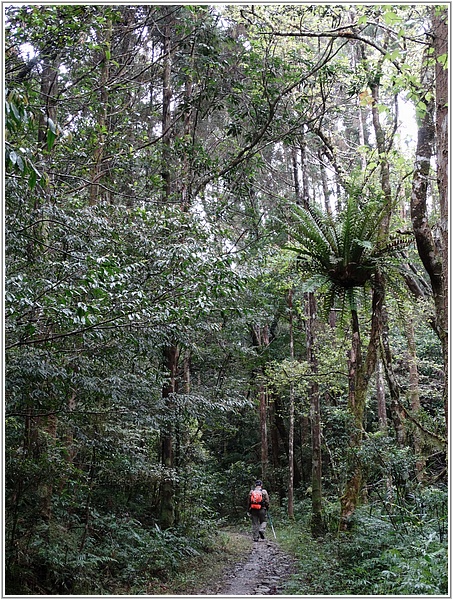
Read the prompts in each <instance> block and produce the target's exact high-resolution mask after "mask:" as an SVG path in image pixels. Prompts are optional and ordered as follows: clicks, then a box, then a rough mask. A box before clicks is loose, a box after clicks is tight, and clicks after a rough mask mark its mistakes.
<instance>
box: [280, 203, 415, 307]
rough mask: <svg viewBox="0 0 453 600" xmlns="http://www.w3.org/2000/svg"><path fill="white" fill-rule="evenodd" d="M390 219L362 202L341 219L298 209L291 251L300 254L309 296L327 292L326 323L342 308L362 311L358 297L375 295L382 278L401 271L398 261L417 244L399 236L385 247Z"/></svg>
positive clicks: (379, 207)
mask: <svg viewBox="0 0 453 600" xmlns="http://www.w3.org/2000/svg"><path fill="white" fill-rule="evenodd" d="M385 217H386V207H385V206H383V204H382V203H380V202H378V201H369V202H365V203H360V201H359V199H358V198H357V197H356V196H350V197H349V198H348V201H347V204H346V207H345V209H344V210H343V211H342V212H341V213H339V215H338V216H337V218H336V219H333V218H332V217H331V216H329V215H326V214H324V213H322V212H321V211H320V210H319V209H318V208H317V207H309V208H307V209H304V208H301V207H300V206H295V207H294V208H293V221H292V226H291V230H290V236H291V238H292V240H294V242H295V244H294V245H290V246H288V249H290V250H292V251H293V252H296V253H297V256H298V265H299V268H300V270H301V272H302V273H303V274H304V276H305V278H306V284H307V290H308V289H309V290H310V291H314V290H315V289H317V290H318V291H319V292H321V295H322V297H323V300H324V306H323V310H322V312H323V313H324V315H323V316H324V317H326V316H327V315H328V313H329V312H330V310H331V309H332V308H333V307H334V306H335V304H336V303H338V304H339V305H340V306H341V307H342V313H343V311H344V309H345V308H346V306H347V307H348V308H349V310H356V308H357V306H358V304H359V296H358V293H359V292H366V291H367V290H368V289H372V288H373V287H374V286H375V281H376V275H377V274H378V273H381V274H384V275H385V274H386V273H387V272H389V273H390V272H393V273H395V272H397V271H398V270H399V266H400V261H399V259H398V260H396V257H399V255H400V252H401V250H402V249H403V248H404V247H406V246H407V245H409V244H410V243H411V242H412V236H411V235H408V234H399V235H398V236H393V237H392V238H391V239H390V240H386V242H385V243H384V244H383V243H382V240H381V239H380V238H379V232H380V229H381V227H380V226H381V224H382V221H383V219H384V218H385ZM391 280H392V284H393V285H394V279H393V278H391ZM364 295H365V297H366V293H365V294H364Z"/></svg>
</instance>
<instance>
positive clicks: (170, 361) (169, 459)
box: [160, 6, 179, 528]
mask: <svg viewBox="0 0 453 600" xmlns="http://www.w3.org/2000/svg"><path fill="white" fill-rule="evenodd" d="M162 10H163V15H164V24H163V38H164V40H163V70H162V98H163V100H162V180H163V190H162V196H163V201H164V202H165V203H168V202H170V201H171V195H172V191H173V190H172V169H171V143H172V135H171V100H172V89H171V70H172V55H171V40H172V24H173V17H172V10H173V7H172V6H164V7H162ZM163 355H164V368H165V370H166V372H167V374H168V377H169V380H168V383H167V384H166V385H164V386H163V389H162V398H163V400H164V403H165V406H166V413H167V414H166V419H165V425H164V428H163V431H162V465H163V466H164V468H165V471H166V473H165V477H164V480H163V481H162V484H161V494H160V522H161V525H162V527H164V528H168V527H172V526H173V525H174V522H175V498H174V495H175V490H174V480H173V468H174V452H173V437H174V418H173V415H174V413H175V394H176V392H177V381H176V375H177V369H178V361H179V347H178V345H177V343H176V341H175V342H173V344H169V345H168V346H167V347H166V348H164V352H163Z"/></svg>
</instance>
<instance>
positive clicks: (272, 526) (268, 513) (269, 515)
mask: <svg viewBox="0 0 453 600" xmlns="http://www.w3.org/2000/svg"><path fill="white" fill-rule="evenodd" d="M267 516H268V517H269V523H270V524H271V528H272V533H273V534H274V538H275V539H277V536H276V535H275V529H274V525H273V523H272V519H271V513H270V512H269V511H267Z"/></svg>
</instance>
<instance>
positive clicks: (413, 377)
mask: <svg viewBox="0 0 453 600" xmlns="http://www.w3.org/2000/svg"><path fill="white" fill-rule="evenodd" d="M405 332H406V339H407V350H408V355H409V398H410V403H411V412H412V414H413V415H414V416H415V417H417V416H418V413H419V411H420V393H419V376H418V367H417V351H416V346H415V331H414V322H413V320H412V319H411V318H410V317H408V318H407V320H406V323H405ZM421 446H422V439H421V433H420V431H419V429H418V427H416V428H415V429H414V451H415V456H416V462H415V470H416V474H417V480H418V481H422V480H423V473H424V469H425V462H426V461H425V459H424V457H423V456H422V453H421Z"/></svg>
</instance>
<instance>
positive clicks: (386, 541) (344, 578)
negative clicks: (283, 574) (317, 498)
mask: <svg viewBox="0 0 453 600" xmlns="http://www.w3.org/2000/svg"><path fill="white" fill-rule="evenodd" d="M437 496H438V497H437V505H436V503H435V502H432V503H431V504H430V505H427V504H424V505H422V506H423V508H422V510H420V506H421V504H420V503H419V504H418V508H417V510H414V511H407V510H406V512H405V513H403V512H402V511H398V510H397V509H395V510H394V511H393V513H391V514H390V515H389V514H388V512H387V511H385V510H381V507H379V506H373V505H367V506H366V507H362V508H359V509H357V511H356V515H355V521H354V526H353V528H352V530H351V531H349V532H347V533H340V532H339V531H338V529H337V527H336V523H335V519H332V518H331V521H330V523H329V524H330V528H329V532H328V533H327V534H326V535H325V536H324V537H322V538H317V539H313V537H312V536H311V533H310V527H309V515H310V506H309V503H308V502H306V503H301V504H300V505H299V507H298V510H297V515H299V516H298V517H296V519H295V520H294V521H293V522H288V520H287V519H286V518H284V517H283V516H282V518H281V522H280V523H279V535H278V538H279V541H280V542H281V544H282V546H283V547H284V548H285V549H286V550H288V551H290V552H291V553H292V554H293V555H294V556H295V557H296V559H297V561H298V569H297V574H296V575H295V576H294V577H293V578H292V580H291V581H290V582H289V583H288V585H287V588H286V590H285V593H288V594H292V595H445V594H447V593H448V549H447V539H446V537H447V536H446V529H445V522H446V492H442V493H439V494H438V495H437ZM441 500H442V502H441ZM440 504H442V505H443V506H444V509H443V510H442V511H439V506H440ZM337 508H338V507H337ZM327 512H329V511H327ZM333 512H334V507H333V506H332V505H331V506H330V513H331V514H332V513H333Z"/></svg>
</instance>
